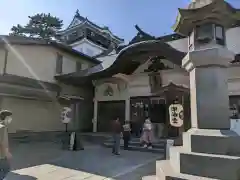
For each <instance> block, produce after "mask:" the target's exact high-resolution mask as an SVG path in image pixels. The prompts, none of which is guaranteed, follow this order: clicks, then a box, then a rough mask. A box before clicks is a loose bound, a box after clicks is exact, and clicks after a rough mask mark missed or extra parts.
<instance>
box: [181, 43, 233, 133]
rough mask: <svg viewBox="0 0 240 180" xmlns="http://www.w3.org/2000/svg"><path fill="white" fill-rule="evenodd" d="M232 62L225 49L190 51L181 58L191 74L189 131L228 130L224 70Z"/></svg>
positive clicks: (230, 55)
mask: <svg viewBox="0 0 240 180" xmlns="http://www.w3.org/2000/svg"><path fill="white" fill-rule="evenodd" d="M232 59H234V54H233V53H231V52H229V51H228V50H227V49H226V48H225V47H216V48H211V49H206V50H199V51H192V52H189V53H188V55H187V56H186V57H185V58H184V59H183V67H184V68H186V70H187V71H189V72H190V94H191V122H192V128H199V129H230V121H229V103H228V101H229V98H228V84H227V79H228V75H227V68H226V67H227V66H228V63H229V61H230V60H232Z"/></svg>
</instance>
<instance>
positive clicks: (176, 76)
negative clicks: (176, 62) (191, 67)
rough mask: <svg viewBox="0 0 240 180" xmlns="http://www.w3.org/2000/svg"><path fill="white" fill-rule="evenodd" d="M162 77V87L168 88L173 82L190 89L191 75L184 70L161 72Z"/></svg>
mask: <svg viewBox="0 0 240 180" xmlns="http://www.w3.org/2000/svg"><path fill="white" fill-rule="evenodd" d="M161 75H162V85H163V86H167V85H168V84H170V83H171V82H172V83H174V84H176V85H180V86H184V87H189V83H190V82H189V74H188V73H187V72H186V71H184V70H183V69H179V70H164V71H161Z"/></svg>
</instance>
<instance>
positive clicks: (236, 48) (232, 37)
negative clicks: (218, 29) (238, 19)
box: [226, 27, 240, 54]
mask: <svg viewBox="0 0 240 180" xmlns="http://www.w3.org/2000/svg"><path fill="white" fill-rule="evenodd" d="M239 35H240V27H236V28H231V29H229V30H227V32H226V41H227V47H228V49H229V50H231V51H233V52H234V53H235V54H238V53H240V36H239Z"/></svg>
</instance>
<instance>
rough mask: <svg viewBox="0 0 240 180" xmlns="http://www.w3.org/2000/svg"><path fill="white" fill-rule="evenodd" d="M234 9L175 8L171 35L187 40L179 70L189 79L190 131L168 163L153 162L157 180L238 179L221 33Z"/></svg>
mask: <svg viewBox="0 0 240 180" xmlns="http://www.w3.org/2000/svg"><path fill="white" fill-rule="evenodd" d="M236 13H238V12H237V10H236V9H234V8H233V7H232V6H231V5H230V4H228V3H227V2H225V1H224V0H193V1H192V2H191V3H190V5H189V6H188V9H179V15H178V17H177V21H176V24H175V25H174V27H173V28H174V31H175V32H176V33H179V34H182V35H185V36H188V37H189V52H188V54H187V55H186V57H185V58H184V59H183V60H182V66H183V68H185V69H186V70H187V71H188V72H189V75H190V94H191V127H192V128H191V129H190V130H189V131H188V132H185V133H183V146H173V147H171V148H170V150H169V153H170V159H169V160H164V161H159V162H157V166H156V172H157V178H156V179H159V180H198V179H199V180H204V179H220V180H240V137H239V136H238V135H237V134H236V133H235V132H233V131H231V130H230V119H229V97H228V84H227V80H228V75H227V67H228V64H229V62H230V61H231V60H233V59H234V54H233V53H232V52H230V51H229V50H228V49H227V48H226V36H225V33H226V29H227V28H229V27H231V26H232V25H233V24H234V23H235V22H236V17H237V16H236Z"/></svg>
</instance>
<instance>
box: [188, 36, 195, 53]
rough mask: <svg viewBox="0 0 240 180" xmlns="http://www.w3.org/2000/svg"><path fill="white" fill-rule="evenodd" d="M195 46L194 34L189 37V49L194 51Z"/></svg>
mask: <svg viewBox="0 0 240 180" xmlns="http://www.w3.org/2000/svg"><path fill="white" fill-rule="evenodd" d="M193 44H194V32H192V33H191V34H190V35H189V40H188V48H189V50H192V49H193Z"/></svg>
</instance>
